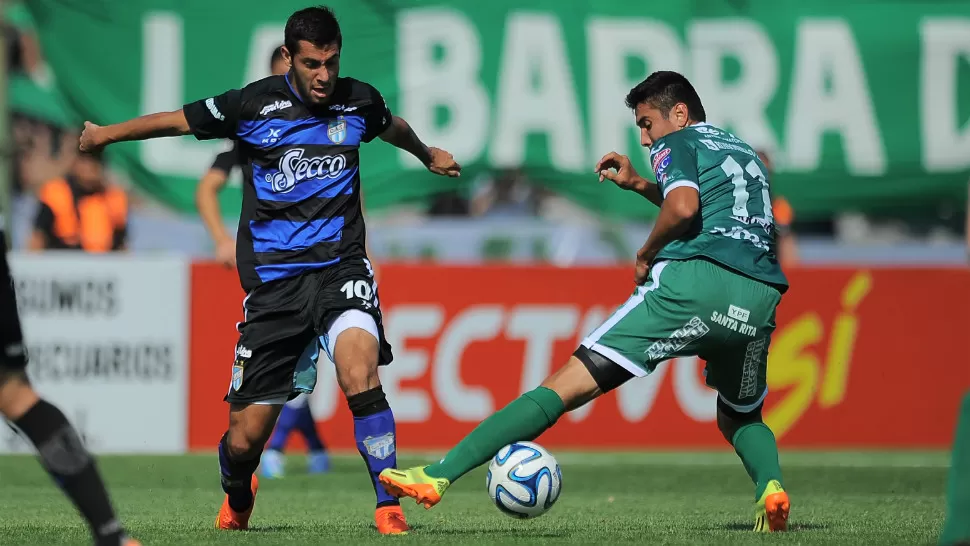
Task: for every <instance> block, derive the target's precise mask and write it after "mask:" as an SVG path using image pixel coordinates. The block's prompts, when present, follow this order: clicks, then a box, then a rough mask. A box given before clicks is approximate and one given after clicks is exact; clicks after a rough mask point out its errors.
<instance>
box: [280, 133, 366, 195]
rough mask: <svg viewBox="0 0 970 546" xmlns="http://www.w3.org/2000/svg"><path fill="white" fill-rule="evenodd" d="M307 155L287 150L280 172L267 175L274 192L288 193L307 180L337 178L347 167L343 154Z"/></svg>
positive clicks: (299, 151)
mask: <svg viewBox="0 0 970 546" xmlns="http://www.w3.org/2000/svg"><path fill="white" fill-rule="evenodd" d="M345 132H346V131H345ZM305 153H306V150H304V149H303V148H293V149H292V150H287V152H286V153H285V154H283V157H281V158H280V165H279V169H280V171H279V172H277V173H271V174H267V175H266V181H267V182H269V183H270V186H271V187H272V189H273V191H274V192H276V193H287V192H289V191H291V190H292V189H293V188H294V187H296V185H297V184H299V183H300V182H303V181H305V180H314V179H316V180H323V179H325V178H336V177H338V176H340V174H341V173H342V172H344V168H346V167H347V158H346V157H344V156H343V154H337V155H325V156H317V157H310V158H304V157H303V154H305Z"/></svg>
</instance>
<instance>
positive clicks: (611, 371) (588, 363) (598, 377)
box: [573, 345, 634, 394]
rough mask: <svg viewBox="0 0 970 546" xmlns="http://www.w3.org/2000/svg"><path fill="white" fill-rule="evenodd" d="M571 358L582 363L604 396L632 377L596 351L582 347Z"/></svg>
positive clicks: (628, 372) (621, 367)
mask: <svg viewBox="0 0 970 546" xmlns="http://www.w3.org/2000/svg"><path fill="white" fill-rule="evenodd" d="M573 356H575V357H576V358H577V359H579V361H580V362H582V363H583V366H585V367H586V370H587V371H588V372H589V375H591V376H592V377H593V381H595V382H596V385H597V386H598V387H599V389H600V391H602V392H603V393H604V394H605V393H608V392H610V391H611V390H613V389H615V388H617V387H619V386H620V385H622V384H624V383H626V382H627V381H629V380H631V379H633V377H634V376H633V374H632V373H630V371H629V370H627V369H626V368H624V367H623V366H620V365H619V364H617V363H616V362H613V361H612V360H610V359H608V358H606V357H605V356H603V355H601V354H599V353H597V352H596V351H594V350H592V349H589V348H587V347H584V346H582V345H580V346H579V348H578V349H576V352H574V353H573Z"/></svg>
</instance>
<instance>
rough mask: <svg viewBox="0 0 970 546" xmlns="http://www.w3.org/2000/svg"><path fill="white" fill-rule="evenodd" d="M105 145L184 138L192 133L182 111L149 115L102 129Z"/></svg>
mask: <svg viewBox="0 0 970 546" xmlns="http://www.w3.org/2000/svg"><path fill="white" fill-rule="evenodd" d="M102 132H103V133H102V138H103V139H104V144H112V143H114V142H126V141H130V140H146V139H149V138H159V137H172V136H182V135H187V134H189V133H191V130H190V129H189V122H188V120H186V119H185V114H184V113H182V110H181V109H179V110H176V111H174V112H159V113H157V114H148V115H146V116H140V117H137V118H134V119H130V120H128V121H125V122H123V123H117V124H114V125H106V126H104V127H102Z"/></svg>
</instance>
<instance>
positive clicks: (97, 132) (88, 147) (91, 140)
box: [78, 121, 105, 152]
mask: <svg viewBox="0 0 970 546" xmlns="http://www.w3.org/2000/svg"><path fill="white" fill-rule="evenodd" d="M102 129H103V128H102V127H101V126H100V125H95V124H94V123H91V122H90V121H85V122H84V130H83V131H81V138H80V140H79V143H78V149H79V150H80V151H82V152H97V151H98V150H100V149H101V148H103V147H104V144H105V143H104V139H103V138H102V136H101V132H102Z"/></svg>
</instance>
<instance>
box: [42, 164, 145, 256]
mask: <svg viewBox="0 0 970 546" xmlns="http://www.w3.org/2000/svg"><path fill="white" fill-rule="evenodd" d="M40 201H41V202H42V203H44V204H45V205H47V206H48V207H50V209H51V211H53V213H54V233H53V235H54V236H55V237H57V238H58V239H60V240H61V242H63V244H64V246H66V247H68V248H79V249H82V250H84V251H86V252H109V251H111V250H112V249H113V247H114V239H115V232H116V231H117V230H119V229H122V228H124V226H125V225H126V224H127V222H128V195H127V194H126V193H125V192H124V191H123V190H121V189H120V188H117V187H114V186H108V187H107V188H105V190H104V191H103V192H97V193H92V194H89V195H82V196H79V197H77V198H76V197H75V195H74V190H73V189H72V188H71V185H70V184H69V183H68V181H67V180H65V179H62V178H58V179H55V180H51V181H50V182H48V183H46V184H44V186H43V187H42V188H41V190H40Z"/></svg>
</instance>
